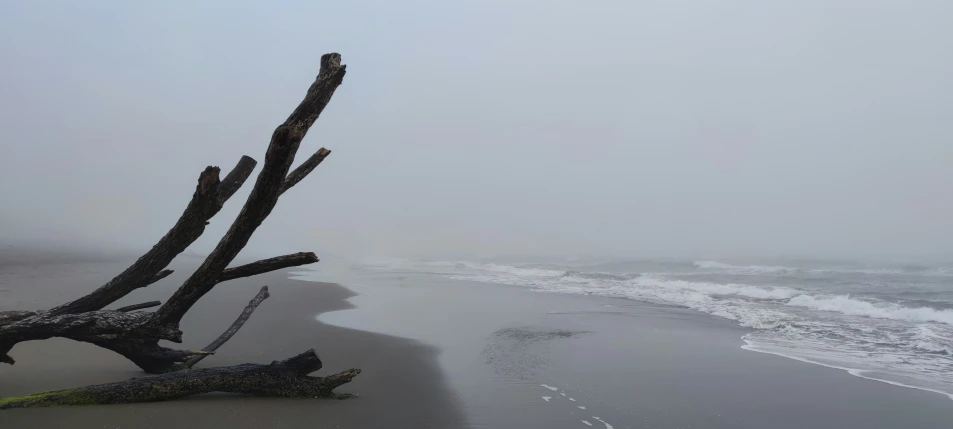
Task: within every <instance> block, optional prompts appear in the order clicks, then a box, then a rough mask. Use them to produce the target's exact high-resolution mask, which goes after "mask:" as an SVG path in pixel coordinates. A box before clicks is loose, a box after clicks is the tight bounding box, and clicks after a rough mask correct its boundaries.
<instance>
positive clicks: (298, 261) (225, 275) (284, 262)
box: [219, 252, 318, 282]
mask: <svg viewBox="0 0 953 429" xmlns="http://www.w3.org/2000/svg"><path fill="white" fill-rule="evenodd" d="M315 262H318V257H317V255H315V254H314V253H311V252H301V253H292V254H290V255H282V256H276V257H274V258H268V259H262V260H260V261H255V262H252V263H250V264H245V265H240V266H237V267H235V268H229V269H226V270H225V271H223V272H222V276H221V278H220V279H219V282H224V281H228V280H232V279H237V278H241V277H251V276H257V275H259V274H264V273H268V272H271V271H276V270H280V269H282V268H290V267H297V266H300V265H307V264H313V263H315Z"/></svg>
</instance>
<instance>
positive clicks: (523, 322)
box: [0, 261, 953, 429]
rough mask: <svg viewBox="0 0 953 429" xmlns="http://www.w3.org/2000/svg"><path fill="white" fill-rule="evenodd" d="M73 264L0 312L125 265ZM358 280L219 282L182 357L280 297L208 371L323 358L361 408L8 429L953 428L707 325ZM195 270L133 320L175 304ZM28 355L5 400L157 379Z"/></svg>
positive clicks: (200, 408)
mask: <svg viewBox="0 0 953 429" xmlns="http://www.w3.org/2000/svg"><path fill="white" fill-rule="evenodd" d="M55 262H56V263H50V264H45V265H44V264H37V263H34V264H31V265H27V266H23V265H18V266H16V268H11V267H10V266H6V267H3V268H0V309H9V308H45V307H49V306H51V305H55V304H58V303H61V302H64V301H67V300H69V299H70V298H73V297H75V296H78V295H79V294H81V291H85V290H88V289H89V288H91V287H92V286H90V285H97V284H101V283H102V282H104V281H105V280H107V279H108V278H109V277H111V276H112V275H113V274H115V273H116V272H118V271H117V270H119V269H122V268H123V267H124V266H125V264H123V263H119V262H115V263H107V262H97V263H91V262H83V263H63V262H62V261H55ZM195 262H197V261H185V262H182V263H179V264H177V265H179V266H180V267H179V268H188V266H190V265H194V263H195ZM343 265H344V269H336V268H335V265H334V263H333V262H332V263H330V264H329V263H326V262H322V263H321V266H320V270H321V271H317V272H316V271H306V272H304V274H294V277H295V278H308V279H310V280H311V281H303V280H291V279H288V278H287V277H288V276H289V275H290V274H289V272H280V273H271V274H268V275H263V276H258V277H255V278H253V279H242V280H236V281H231V282H228V283H223V284H221V285H219V286H218V287H216V288H215V290H213V292H212V293H211V294H209V295H208V296H206V297H205V298H204V299H203V300H201V301H200V302H199V303H198V304H197V306H196V308H195V309H194V310H193V311H192V312H190V313H189V315H188V316H187V317H186V319H185V320H183V328H184V331H185V332H186V338H185V340H186V342H185V344H183V345H182V346H183V347H188V348H200V347H202V346H204V345H205V343H207V342H208V341H209V340H211V339H212V338H215V337H216V336H217V335H219V334H220V333H221V332H222V331H223V330H224V329H225V328H226V327H227V326H228V325H229V324H230V323H231V322H232V321H233V320H234V318H235V317H236V316H237V314H238V312H239V311H241V308H243V306H244V305H245V304H246V303H247V301H248V300H249V299H251V297H252V296H254V295H255V293H257V291H258V289H259V288H260V286H261V285H263V284H267V285H269V287H270V289H271V292H272V297H271V298H270V299H269V300H267V301H265V303H263V304H262V305H261V307H259V309H258V311H257V312H256V313H255V314H254V315H253V317H252V319H251V320H250V321H249V322H248V324H247V325H246V326H245V327H244V328H243V329H242V330H241V331H239V333H238V335H236V336H235V337H234V338H233V339H232V340H231V341H230V342H229V343H227V344H226V345H225V346H224V347H222V348H221V349H220V351H219V353H218V354H217V355H215V356H213V357H210V358H209V359H207V360H205V361H204V362H203V363H202V364H203V365H208V366H216V365H231V364H237V363H245V362H270V361H272V360H276V359H283V358H286V357H288V356H292V355H294V354H297V353H299V352H301V351H304V350H306V349H307V348H311V347H313V348H315V349H316V350H317V351H318V354H319V355H320V356H321V357H322V359H323V360H324V362H325V368H324V369H322V370H321V371H319V372H318V373H317V375H320V374H326V373H331V372H337V371H341V370H344V369H347V368H351V367H358V368H361V369H363V370H364V373H362V374H361V375H360V376H359V377H358V378H357V379H355V381H354V382H352V383H351V384H348V385H345V386H342V387H341V388H339V390H338V391H339V392H342V393H345V392H349V393H356V394H359V395H360V397H359V398H357V399H353V400H345V401H336V400H288V399H267V398H252V397H243V396H235V395H222V394H218V395H215V394H213V395H203V396H200V397H195V398H191V399H187V400H181V401H170V402H164V403H153V404H134V405H113V406H93V407H71V408H47V409H34V410H8V411H3V412H0V428H4V429H6V428H47V427H51V428H59V427H67V428H103V427H106V428H148V427H154V428H160V427H161V428H167V427H203V428H210V429H216V428H223V429H224V428H462V427H471V428H478V429H484V428H486V429H495V428H510V427H514V428H515V427H519V428H547V429H561V428H598V429H603V428H605V429H610V428H612V429H622V428H708V429H736V428H743V429H799V428H806V427H809V428H819V429H824V428H831V429H834V428H838V429H840V428H855V427H856V428H860V427H863V428H868V429H894V428H901V427H902V428H905V429H935V428H941V427H948V426H949V422H950V421H953V401H951V400H950V399H949V398H947V397H946V396H943V395H938V394H935V393H929V392H924V391H918V390H914V389H908V388H903V387H897V386H891V385H888V384H885V383H880V382H876V381H871V380H866V379H862V378H858V377H853V376H850V375H848V374H847V373H846V372H845V371H841V370H837V369H831V368H825V367H820V366H817V365H811V364H807V363H803V362H798V361H794V360H791V359H786V358H783V357H779V356H773V355H767V354H762V353H755V352H750V351H745V350H742V349H741V348H740V346H741V345H742V341H741V336H742V335H744V334H745V333H746V332H747V330H745V329H743V328H739V327H737V326H735V325H734V324H733V323H732V322H731V321H728V320H723V319H716V318H712V317H710V316H707V315H704V314H700V313H696V312H694V311H691V310H687V309H683V308H673V307H665V306H657V305H651V304H646V303H640V302H635V301H629V300H624V299H615V298H602V297H596V296H581V295H560V294H549V293H539V292H533V291H531V290H529V289H526V288H521V287H510V286H501V285H494V284H485V283H475V282H467V281H454V280H447V279H443V278H436V277H433V276H422V275H413V274H408V275H403V274H401V275H394V274H382V275H377V274H367V273H363V274H355V273H354V272H353V271H351V270H349V269H348V266H347V264H343ZM339 268H340V267H339ZM290 271H292V272H295V273H301V272H302V271H303V270H302V269H298V270H290ZM188 273H189V270H188V269H179V270H178V271H177V273H176V274H174V275H173V276H170V277H169V278H167V279H165V280H163V281H162V282H160V283H158V284H156V285H153V286H150V287H149V288H147V289H145V290H140V291H137V292H136V293H134V294H133V296H132V297H127V298H126V299H124V300H123V301H122V302H119V303H116V306H120V305H126V304H133V303H137V302H143V301H148V300H151V299H159V300H164V299H165V298H166V297H168V296H169V295H170V294H171V292H172V291H173V290H174V288H175V286H176V285H177V284H179V283H180V282H181V280H182V279H184V277H185V276H186V275H187V274H188ZM329 281H333V282H340V283H342V284H345V285H347V289H345V288H343V287H340V286H337V285H336V284H332V283H329ZM352 291H353V292H352ZM355 293H356V294H357V295H355ZM352 304H353V305H352ZM355 306H356V307H355ZM374 332H376V333H374ZM12 355H13V356H14V357H15V358H18V359H19V363H18V364H17V365H16V366H12V367H11V366H0V396H13V395H22V394H27V393H33V392H37V391H43V390H51V389H60V388H68V387H72V386H80V385H85V384H92V383H102V382H108V381H115V380H121V379H125V378H128V377H133V376H140V375H142V373H141V372H139V371H138V370H137V368H135V367H134V366H133V365H132V364H131V363H129V362H128V361H125V360H124V359H123V358H121V357H119V356H117V355H115V354H113V353H111V352H108V351H104V350H101V349H99V348H97V347H95V346H91V345H87V344H82V343H77V342H73V341H69V340H61V339H54V340H48V341H40V342H34V343H26V344H21V345H18V346H17V347H16V348H14V350H13V352H12Z"/></svg>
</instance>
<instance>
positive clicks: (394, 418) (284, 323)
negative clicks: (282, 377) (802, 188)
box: [0, 257, 466, 429]
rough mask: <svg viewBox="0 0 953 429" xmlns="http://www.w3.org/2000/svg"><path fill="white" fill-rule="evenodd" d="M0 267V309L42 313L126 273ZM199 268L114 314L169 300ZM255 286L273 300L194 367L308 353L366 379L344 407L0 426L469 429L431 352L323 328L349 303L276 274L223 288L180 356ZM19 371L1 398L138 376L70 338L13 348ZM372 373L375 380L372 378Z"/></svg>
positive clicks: (102, 413) (11, 417) (258, 407)
mask: <svg viewBox="0 0 953 429" xmlns="http://www.w3.org/2000/svg"><path fill="white" fill-rule="evenodd" d="M31 261H32V263H31V264H28V265H22V264H21V265H7V266H3V267H2V268H0V282H2V283H0V289H3V292H0V309H4V310H6V309H12V308H46V307H49V306H52V305H56V304H57V303H60V302H63V301H64V300H65V299H69V297H73V296H78V295H80V294H82V293H85V291H88V290H91V289H92V288H94V287H96V286H97V285H99V284H101V283H102V282H104V281H106V280H108V278H109V277H111V276H112V275H114V274H115V273H117V272H118V271H117V270H121V269H122V268H123V267H124V265H123V263H122V262H119V261H117V262H115V263H88V262H76V263H64V261H63V260H62V258H60V259H58V260H55V261H49V262H51V263H41V262H42V261H43V258H42V257H38V258H34V259H31ZM194 262H195V261H186V262H183V263H178V264H175V266H174V267H173V268H178V269H177V272H176V273H175V274H173V275H172V276H170V278H168V279H165V280H163V281H162V282H160V283H157V284H155V285H153V286H152V287H150V288H148V289H147V290H142V291H140V292H139V293H135V294H132V296H130V297H127V298H126V299H124V300H123V301H122V302H121V303H117V305H125V304H131V303H135V302H142V301H148V300H150V299H164V298H166V297H168V296H169V294H171V292H172V291H173V290H174V287H175V285H177V284H178V282H180V281H181V280H183V279H184V277H185V276H186V275H187V274H188V272H189V271H188V269H187V268H188V267H190V266H194ZM262 285H268V286H269V289H270V291H271V298H269V299H268V300H267V301H265V303H264V304H262V305H261V306H260V307H259V309H258V310H257V311H256V312H255V314H254V316H253V319H252V320H251V321H250V322H249V323H248V324H246V325H245V327H244V328H243V329H242V330H241V331H240V332H239V334H238V335H236V336H235V337H234V338H233V339H232V340H231V341H230V342H229V343H227V344H226V345H225V346H223V347H222V348H221V349H220V350H219V352H218V353H217V354H216V355H215V356H212V357H209V358H208V359H206V360H205V361H203V362H202V364H201V366H219V365H233V364H240V363H246V362H254V363H267V362H271V361H272V360H276V359H284V358H287V357H290V356H293V355H295V354H297V353H300V352H302V351H305V350H307V349H309V348H314V349H315V350H316V351H317V353H318V355H319V356H320V357H321V358H322V361H323V362H324V368H323V369H322V370H321V371H319V372H317V373H316V375H321V374H329V373H334V372H338V371H341V370H345V369H348V368H361V369H362V370H363V371H364V373H363V374H362V375H361V376H359V377H358V378H357V379H355V380H354V381H353V382H352V383H350V384H348V385H346V386H342V387H341V388H339V389H338V392H340V393H354V394H357V395H359V398H356V399H351V400H274V399H263V398H253V397H239V396H234V395H214V394H213V395H203V396H201V397H194V398H191V399H187V400H183V401H173V402H165V403H151V404H134V405H116V406H103V407H100V406H92V407H71V408H45V409H28V410H8V411H4V412H0V427H2V428H4V429H7V428H9V429H19V428H61V427H69V428H77V429H80V428H104V427H108V428H150V427H151V428H168V427H204V428H305V427H307V428H348V427H353V428H393V427H406V428H434V427H446V428H452V427H465V426H466V424H465V422H464V421H463V415H462V413H461V411H460V408H459V407H458V405H457V403H456V402H455V397H454V395H453V394H452V393H451V392H450V391H449V390H448V389H447V387H446V384H445V382H444V378H443V374H442V372H441V370H440V369H439V367H438V365H437V362H436V356H437V354H438V350H437V349H436V348H434V347H432V346H428V345H425V344H422V343H420V342H417V341H413V340H407V339H402V338H397V337H393V336H387V335H380V334H375V333H370V332H365V331H359V330H353V329H346V328H340V327H334V326H329V325H326V324H322V323H318V322H316V321H315V315H317V314H319V313H321V312H325V311H332V310H338V309H345V308H348V307H349V306H350V304H349V303H348V302H347V301H346V299H347V298H349V297H351V296H352V295H353V293H351V292H350V291H348V290H347V289H344V288H343V287H341V286H338V285H334V284H328V283H312V282H304V281H298V280H289V279H288V274H287V273H282V272H276V273H271V274H267V275H262V276H257V277H254V278H249V279H240V280H235V281H231V282H228V283H224V284H221V285H219V287H217V288H216V289H215V290H214V291H213V292H212V293H211V294H209V296H207V297H206V299H203V300H202V301H200V302H199V303H198V305H197V306H196V308H195V309H194V311H192V312H190V313H189V315H188V316H187V317H186V319H185V320H184V321H183V331H184V332H186V336H185V342H184V344H183V346H184V347H187V348H196V349H198V348H201V347H203V346H204V344H205V343H207V342H208V341H210V340H211V339H214V338H215V337H216V336H218V335H219V334H220V333H221V332H222V331H223V330H224V329H225V328H227V327H228V325H229V324H231V322H232V321H233V320H234V318H235V317H236V316H237V315H238V313H239V312H240V311H241V309H242V308H243V307H244V305H245V304H247V302H248V300H249V299H251V297H252V296H254V295H255V294H256V293H257V292H258V289H259V288H260V287H261V286H262ZM11 353H12V355H13V356H14V357H15V359H17V364H16V365H14V366H9V365H4V366H3V367H2V368H0V397H6V396H17V395H24V394H29V393H35V392H39V391H46V390H53V389H63V388H69V387H76V386H82V385H87V384H95V383H103V382H110V381H118V380H122V379H126V378H129V377H138V376H142V375H143V373H142V372H140V371H138V368H136V367H135V366H134V365H133V364H132V363H130V362H128V361H126V360H125V359H123V358H122V357H120V356H118V355H116V354H113V353H112V352H109V351H106V350H102V349H99V348H98V347H95V346H92V345H89V344H83V343H78V342H74V341H70V340H63V339H52V340H47V341H40V342H33V343H24V344H20V345H17V346H16V347H15V348H14V350H13V351H12V352H11ZM367 375H370V376H367Z"/></svg>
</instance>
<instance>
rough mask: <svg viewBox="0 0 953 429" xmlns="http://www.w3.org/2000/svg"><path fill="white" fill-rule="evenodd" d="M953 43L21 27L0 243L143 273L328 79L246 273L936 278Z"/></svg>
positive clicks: (677, 21) (509, 26)
mask: <svg viewBox="0 0 953 429" xmlns="http://www.w3.org/2000/svg"><path fill="white" fill-rule="evenodd" d="M728 6H734V7H728ZM327 7H332V8H334V9H335V10H334V18H333V19H316V18H315V17H321V16H325V15H327V12H328V11H327V10H325V9H323V8H327ZM371 11H373V13H372V12H371ZM951 16H953V4H950V3H948V2H941V1H917V2H911V3H905V4H899V3H895V2H886V1H881V2H859V1H849V2H842V3H838V4H837V5H831V4H830V3H829V2H820V1H799V2H775V3H772V4H762V3H756V2H736V3H732V4H731V5H714V4H704V3H701V2H698V3H694V2H693V3H692V5H691V7H686V6H685V5H677V4H656V3H636V4H632V3H628V2H604V3H598V4H582V3H574V2H568V1H565V2H523V3H518V4H512V3H498V2H476V1H473V2H469V1H468V2H457V3H453V4H446V3H438V2H411V3H402V4H393V3H388V2H374V1H358V2H351V3H348V4H343V5H337V4H336V5H333V6H329V5H314V4H309V3H307V2H300V3H297V4H285V5H282V6H275V5H270V6H264V5H248V6H247V7H245V8H238V7H231V3H224V2H222V3H217V2H207V3H202V4H198V5H188V6H177V5H170V4H150V5H141V4H125V3H110V4H106V3H98V4H96V3H94V4H73V3H70V2H42V3H33V2H8V3H5V4H2V5H0V23H2V25H0V34H2V35H3V36H5V37H4V38H3V40H4V42H0V55H2V56H3V57H4V58H5V59H6V61H5V67H3V68H2V69H0V79H2V81H3V82H4V85H3V87H2V96H0V128H2V129H3V138H4V143H3V146H2V147H3V149H2V154H0V182H2V183H3V184H4V185H3V186H2V187H0V199H2V200H3V201H5V204H3V205H2V206H0V224H2V225H3V226H4V227H3V228H2V230H0V244H16V245H24V244H32V245H49V246H67V245H68V246H69V247H75V248H95V249H114V250H115V249H119V250H122V251H130V252H136V251H137V250H138V251H143V250H145V249H148V248H149V247H150V246H152V245H153V244H154V243H155V241H156V240H158V239H159V238H160V237H161V236H162V235H163V234H164V233H165V232H166V231H167V230H168V228H170V227H171V226H172V224H173V223H174V222H175V220H176V219H177V217H178V216H179V214H181V212H182V210H183V209H184V207H185V205H186V203H187V202H188V199H189V197H190V196H191V194H192V192H193V191H194V187H195V181H196V179H197V177H198V174H199V172H201V171H202V169H203V168H205V166H207V165H217V166H221V167H222V169H223V170H225V171H228V169H230V168H231V167H232V166H233V165H234V164H235V162H237V161H238V159H239V158H240V157H241V156H242V155H249V156H251V157H253V158H255V159H256V160H258V161H259V169H260V166H261V162H262V161H263V159H264V148H265V146H266V145H267V142H268V139H269V137H270V135H271V133H272V131H273V130H274V128H275V126H277V125H278V124H279V123H280V122H281V121H282V120H284V118H285V117H286V116H287V115H288V113H290V106H294V105H295V104H296V103H297V102H298V101H300V97H301V94H302V92H303V91H304V90H305V89H306V88H307V85H308V84H309V83H310V82H311V81H312V80H313V78H314V75H315V74H316V73H317V70H318V61H319V58H320V56H321V54H323V53H326V52H340V53H341V54H342V56H343V62H344V63H346V64H348V65H349V68H348V75H347V77H346V78H345V80H344V84H343V85H342V86H341V88H340V89H339V90H338V91H337V93H336V94H335V96H334V99H333V100H332V101H331V103H330V104H329V106H328V108H327V109H326V110H325V111H324V113H323V114H322V116H321V118H320V119H319V120H318V122H317V123H316V125H315V127H314V128H313V129H312V130H311V131H310V133H309V135H308V136H307V138H305V140H304V142H303V143H302V146H301V150H300V151H299V153H298V162H299V163H300V162H301V161H302V160H303V159H305V158H306V157H307V156H308V155H310V154H311V153H313V152H314V151H315V150H317V149H318V148H319V147H322V146H324V147H327V148H328V149H330V150H331V151H332V154H331V155H330V156H329V157H328V159H327V160H326V161H325V162H324V163H323V164H322V165H321V166H320V167H319V168H318V169H317V170H316V171H315V172H314V173H313V174H312V175H311V177H310V179H309V181H308V182H307V183H304V184H302V185H301V186H299V187H296V188H294V189H292V190H291V191H289V192H288V193H287V194H286V195H284V196H283V197H282V200H281V204H279V205H278V207H277V209H276V210H275V211H274V212H273V214H272V215H271V217H270V218H269V219H268V220H267V221H266V222H265V223H264V224H263V225H262V226H261V228H260V229H259V232H258V233H257V234H256V235H255V237H254V238H253V239H252V240H251V242H250V243H249V245H248V248H247V250H246V251H245V252H244V253H243V255H252V254H255V255H264V256H271V255H274V254H280V253H290V252H298V251H310V250H313V251H315V252H316V253H318V254H319V255H341V256H344V257H354V258H364V257H373V256H408V257H434V258H440V257H443V256H451V255H453V256H455V255H473V256H474V257H488V256H497V255H552V256H579V255H611V256H614V257H621V258H626V257H680V258H758V257H761V258H772V257H821V258H885V259H891V258H901V259H902V258H907V259H930V260H937V261H949V260H951V259H953V242H951V241H950V240H949V239H948V238H949V237H950V236H953V220H951V216H950V213H953V201H951V198H948V197H947V195H948V194H949V190H948V187H949V184H950V183H953V169H951V168H950V167H949V166H950V165H951V164H953V145H950V142H951V141H953V78H951V76H953V56H951V55H950V53H949V49H948V46H947V45H948V40H950V37H951V36H953V34H951V31H953V30H950V29H949V26H948V23H949V22H950V21H949V19H950V17H951ZM490 28H492V30H490ZM253 174H255V175H257V174H258V170H256V172H255V173H253ZM250 188H251V186H250V185H248V184H246V186H245V187H244V188H243V189H242V190H240V191H239V192H238V194H237V195H236V196H235V197H233V198H232V199H231V200H230V201H229V202H228V203H227V204H226V205H225V208H224V209H223V210H222V212H221V213H219V214H218V215H217V216H216V217H214V218H213V219H212V221H211V224H210V225H209V227H208V231H207V233H206V234H204V236H203V238H200V239H199V240H198V241H197V242H196V243H195V244H194V245H193V246H191V247H190V248H189V251H191V252H194V253H195V254H202V253H205V252H208V251H209V250H210V249H211V248H212V247H213V246H214V245H215V242H216V241H217V237H220V236H221V235H222V233H223V232H224V231H225V230H226V229H227V228H228V225H229V224H230V223H231V221H232V219H234V217H235V215H236V214H237V213H238V211H239V209H240V207H241V205H242V204H243V202H244V199H245V198H246V197H247V194H248V191H249V189H250Z"/></svg>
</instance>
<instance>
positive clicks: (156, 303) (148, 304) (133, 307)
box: [116, 301, 162, 313]
mask: <svg viewBox="0 0 953 429" xmlns="http://www.w3.org/2000/svg"><path fill="white" fill-rule="evenodd" d="M160 305H162V302H160V301H149V302H143V303H142V304H133V305H127V306H125V307H119V308H117V309H116V311H121V312H123V313H128V312H130V311H135V310H142V309H143V308H152V307H158V306H160Z"/></svg>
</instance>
